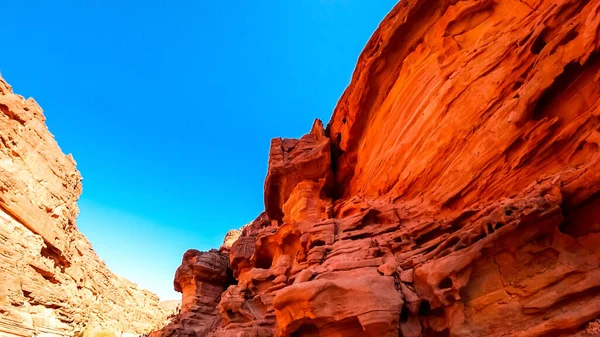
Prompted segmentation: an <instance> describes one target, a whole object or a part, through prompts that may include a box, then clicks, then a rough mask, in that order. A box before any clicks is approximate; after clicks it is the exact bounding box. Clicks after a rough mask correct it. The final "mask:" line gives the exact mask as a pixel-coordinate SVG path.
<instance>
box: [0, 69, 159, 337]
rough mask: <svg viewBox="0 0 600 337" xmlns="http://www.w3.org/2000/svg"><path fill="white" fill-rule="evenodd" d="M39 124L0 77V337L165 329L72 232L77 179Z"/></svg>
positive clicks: (142, 296)
mask: <svg viewBox="0 0 600 337" xmlns="http://www.w3.org/2000/svg"><path fill="white" fill-rule="evenodd" d="M44 121H45V118H44V115H43V113H42V110H41V109H40V107H39V106H38V105H37V103H36V102H35V101H33V100H32V99H28V100H25V99H24V98H23V97H21V96H18V95H15V94H13V92H12V89H11V87H10V86H9V85H8V84H6V82H4V80H2V79H0V335H9V336H32V335H34V334H35V335H40V334H43V335H45V336H54V335H62V336H71V335H73V334H75V333H76V332H81V331H83V330H84V329H85V330H86V331H88V333H89V332H93V331H108V332H128V333H137V334H140V333H143V332H147V331H149V330H152V329H154V328H156V326H158V325H160V324H164V320H165V319H166V316H167V314H168V311H167V310H163V309H160V308H159V307H158V297H157V296H156V295H154V294H152V293H150V292H148V291H146V290H142V289H140V288H138V287H137V286H136V285H135V284H133V283H132V282H130V281H128V280H126V279H124V278H121V277H119V276H117V275H114V274H113V273H111V272H110V271H109V270H108V268H107V267H106V266H105V265H104V263H103V262H102V261H101V260H100V259H99V258H98V256H97V255H96V253H95V252H94V251H93V250H92V247H91V245H90V243H89V242H88V241H87V240H86V238H85V237H84V236H83V235H82V234H81V233H80V232H79V231H78V230H77V227H76V225H75V219H76V217H77V214H78V212H79V210H78V208H77V204H76V201H77V198H78V197H79V195H80V194H81V176H80V175H79V172H78V171H77V170H76V168H75V161H74V160H73V158H72V157H71V156H65V155H64V154H63V153H62V151H61V150H60V148H59V147H58V145H57V143H56V141H55V140H54V138H53V136H52V135H51V134H50V132H49V131H48V129H47V127H46V125H45V124H44Z"/></svg>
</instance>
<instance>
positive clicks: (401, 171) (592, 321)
mask: <svg viewBox="0 0 600 337" xmlns="http://www.w3.org/2000/svg"><path fill="white" fill-rule="evenodd" d="M599 98H600V1H598V0H590V1H573V0H572V1H561V0H552V1H551V0H522V1H519V0H496V1H492V0H482V1H433V0H412V1H411V0H406V1H402V2H400V3H399V4H398V5H397V6H396V7H395V8H394V9H393V10H392V12H391V13H390V14H389V15H388V16H387V17H386V18H385V20H384V21H383V22H382V23H381V25H380V27H379V29H378V30H377V31H376V32H375V34H374V35H373V36H372V38H371V39H370V41H369V43H368V44H367V46H366V48H365V50H364V52H363V53H362V55H361V57H360V59H359V61H358V64H357V68H356V71H355V72H354V76H353V78H352V82H351V84H350V86H349V87H348V89H347V90H346V91H345V93H344V95H343V96H342V98H341V99H340V101H339V103H338V106H337V107H336V109H335V112H334V114H333V117H332V119H331V121H330V122H329V125H328V127H327V130H324V129H323V127H322V125H321V124H320V122H318V121H317V122H316V123H315V125H314V126H313V129H312V131H311V132H310V133H309V134H307V135H306V136H304V137H302V138H301V139H300V140H293V139H275V140H273V141H272V144H271V150H270V159H269V171H268V175H267V178H266V182H265V213H263V214H261V215H260V216H259V217H258V218H257V219H256V220H255V221H254V222H253V223H251V224H249V225H247V226H245V228H244V229H243V230H242V233H241V235H240V236H239V238H238V239H237V241H236V242H235V243H234V244H233V245H231V248H229V249H227V248H225V249H222V250H221V251H211V252H207V253H200V252H197V251H191V252H187V253H186V254H185V256H184V261H183V264H182V266H181V267H180V270H179V271H178V273H177V275H176V279H175V283H176V284H178V283H181V282H184V280H185V282H188V283H191V284H193V286H188V287H181V288H180V289H181V291H182V292H183V298H184V302H186V299H190V302H189V303H188V305H187V309H186V310H183V311H182V314H181V316H180V317H179V318H175V319H174V320H173V322H172V324H170V325H169V326H167V327H166V328H165V329H163V330H160V331H157V332H155V333H154V334H153V336H161V337H162V336H164V337H170V336H198V337H200V336H213V337H225V336H237V337H239V336H244V337H245V336H265V337H266V336H280V337H284V336H285V337H287V336H298V337H300V336H306V337H308V336H321V337H323V336H327V337H334V336H340V337H341V336H346V337H347V336H372V337H375V336H388V337H392V336H393V337H396V336H404V337H413V336H415V337H416V336H522V337H525V336H598V335H600V328H599V327H600V320H599V319H598V317H599V316H600V265H599V264H600V248H599V247H600V246H599V245H598V243H599V242H600V152H599V150H598V149H599V147H600V133H599V132H600V100H599ZM227 258H228V261H229V266H227V264H226V263H224V262H223V261H226V259H227ZM183 271H186V272H185V273H184V272H183ZM228 271H229V272H230V273H231V276H230V277H224V275H226V274H227V272H228ZM184 275H185V277H184ZM217 275H218V277H217ZM221 289H223V291H222V293H220V294H218V293H219V292H220V291H221ZM198 299H200V300H198ZM194 305H196V306H194Z"/></svg>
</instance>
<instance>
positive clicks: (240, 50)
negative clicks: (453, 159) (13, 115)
mask: <svg viewBox="0 0 600 337" xmlns="http://www.w3.org/2000/svg"><path fill="white" fill-rule="evenodd" d="M395 3H396V1H395V0H296V1H291V0H289V1H288V0H254V1H225V0H182V1H166V0H164V1H159V0H151V1H121V0H119V1H117V0H70V1H66V0H45V1H2V3H1V4H0V9H1V12H2V29H0V37H1V41H2V52H1V53H0V71H1V72H2V75H3V76H4V77H5V79H6V80H7V81H8V82H9V83H10V84H11V85H12V86H13V88H14V90H15V91H16V92H18V93H20V94H22V95H24V96H26V97H29V96H33V97H34V98H35V99H36V100H37V101H38V102H39V103H40V105H41V106H42V108H43V109H44V111H45V114H46V117H47V124H48V126H49V128H50V131H51V132H52V133H53V134H54V135H55V136H56V139H57V140H58V142H59V144H60V146H61V148H62V149H63V151H64V152H66V153H72V154H73V155H74V157H75V159H76V161H77V163H78V168H79V170H80V171H81V173H82V175H83V177H84V181H83V195H82V196H81V199H80V203H79V205H80V209H81V213H80V216H79V219H78V226H79V228H80V230H81V231H82V232H83V233H84V234H85V235H86V236H87V237H88V238H89V240H90V241H91V242H92V245H93V247H94V248H95V250H96V251H97V252H98V254H99V255H100V257H101V258H102V259H103V260H104V261H105V262H106V263H107V264H108V266H109V267H110V268H111V269H112V270H113V271H114V272H116V273H118V274H120V275H123V276H125V277H127V278H129V279H131V280H132V281H134V282H136V283H138V284H139V285H141V286H142V287H145V288H147V289H149V290H151V291H153V292H155V293H157V294H158V295H159V296H160V297H161V298H162V299H175V298H179V296H178V294H177V293H175V292H174V291H173V290H172V288H173V286H172V280H173V275H174V273H175V269H176V268H177V267H178V266H179V264H180V262H181V256H182V254H183V252H184V251H185V250H186V249H188V248H197V249H201V250H206V249H209V248H211V247H218V246H219V245H220V244H221V242H222V239H223V236H224V235H225V233H226V232H227V231H228V230H229V229H232V228H238V227H240V226H242V225H244V224H245V223H247V222H249V221H251V220H253V219H254V217H255V216H256V215H258V214H259V213H260V212H261V211H262V209H263V181H264V177H265V174H266V170H267V157H268V150H269V141H270V139H271V138H273V137H279V136H282V137H299V136H301V135H303V134H304V133H306V132H308V131H309V130H310V127H311V124H312V121H313V119H314V118H321V119H322V120H323V121H324V122H327V121H328V120H329V117H330V116H331V113H332V111H333V108H334V106H335V104H336V102H337V100H338V98H339V97H340V95H341V94H342V92H343V90H344V89H345V87H346V86H347V84H348V83H349V81H350V77H351V75H352V72H353V71H354V66H355V63H356V60H357V58H358V55H359V53H360V52H361V50H362V48H363V47H364V45H365V44H366V42H367V40H368V38H369V36H370V35H371V34H372V33H373V31H374V30H375V29H376V28H377V25H378V24H379V22H380V21H381V20H382V19H383V17H384V16H385V15H386V14H387V13H388V12H389V11H390V10H391V8H392V7H393V5H394V4H395Z"/></svg>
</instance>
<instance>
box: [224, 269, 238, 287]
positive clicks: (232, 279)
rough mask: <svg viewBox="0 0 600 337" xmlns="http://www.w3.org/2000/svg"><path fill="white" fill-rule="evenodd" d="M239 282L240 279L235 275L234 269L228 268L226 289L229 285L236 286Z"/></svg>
mask: <svg viewBox="0 0 600 337" xmlns="http://www.w3.org/2000/svg"><path fill="white" fill-rule="evenodd" d="M237 284H238V280H237V279H236V278H235V276H233V269H231V268H227V280H226V281H225V289H227V288H229V286H235V285H237Z"/></svg>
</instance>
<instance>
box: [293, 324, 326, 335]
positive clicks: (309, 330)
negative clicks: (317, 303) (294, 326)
mask: <svg viewBox="0 0 600 337" xmlns="http://www.w3.org/2000/svg"><path fill="white" fill-rule="evenodd" d="M318 336H319V328H317V326H316V325H314V324H312V323H308V324H304V325H302V326H301V327H300V328H299V329H298V330H296V331H294V332H292V333H291V334H290V337H318Z"/></svg>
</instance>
